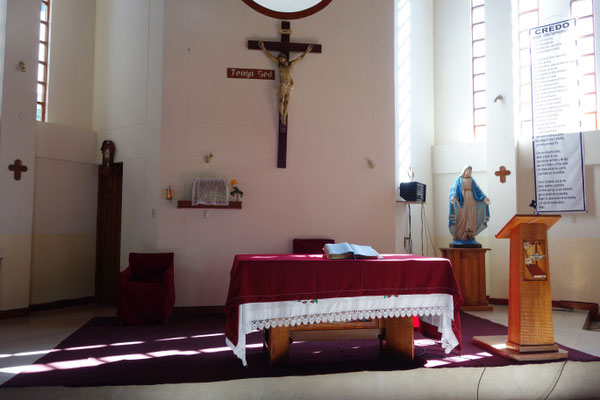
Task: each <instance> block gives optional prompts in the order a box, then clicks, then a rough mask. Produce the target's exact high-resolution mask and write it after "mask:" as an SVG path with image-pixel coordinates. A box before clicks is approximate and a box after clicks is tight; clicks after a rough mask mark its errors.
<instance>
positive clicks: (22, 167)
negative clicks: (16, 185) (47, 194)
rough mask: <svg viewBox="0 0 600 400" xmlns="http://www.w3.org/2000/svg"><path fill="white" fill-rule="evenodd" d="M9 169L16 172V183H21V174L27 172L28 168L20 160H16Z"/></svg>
mask: <svg viewBox="0 0 600 400" xmlns="http://www.w3.org/2000/svg"><path fill="white" fill-rule="evenodd" d="M8 169H9V170H11V171H12V172H14V174H15V175H14V178H15V181H20V180H21V173H22V172H27V166H25V165H23V163H22V162H21V160H19V159H16V160H15V163H14V164H11V165H9V166H8Z"/></svg>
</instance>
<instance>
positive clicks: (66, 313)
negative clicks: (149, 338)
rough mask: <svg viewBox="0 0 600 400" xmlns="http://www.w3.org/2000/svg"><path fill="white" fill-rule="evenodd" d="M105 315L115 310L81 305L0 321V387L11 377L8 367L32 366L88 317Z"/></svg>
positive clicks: (12, 372) (87, 319) (86, 320)
mask: <svg viewBox="0 0 600 400" xmlns="http://www.w3.org/2000/svg"><path fill="white" fill-rule="evenodd" d="M106 315H115V308H114V307H108V306H102V305H84V306H76V307H68V308H62V309H58V310H51V311H38V312H34V313H32V314H31V315H29V316H26V317H17V318H8V319H2V320H0V384H2V383H4V382H6V381H7V380H9V379H10V378H11V377H13V376H14V371H13V370H11V369H10V368H14V367H18V366H24V365H29V364H32V363H34V362H35V361H36V360H38V359H39V358H41V357H42V356H43V355H44V354H46V353H47V352H48V351H50V350H52V349H53V348H54V347H56V345H57V344H59V343H60V342H61V341H62V340H64V339H65V338H66V337H68V336H69V335H71V334H72V333H73V332H75V331H76V330H77V329H79V328H80V327H81V326H83V325H84V324H85V323H86V322H88V321H89V320H90V319H91V318H93V317H95V316H106Z"/></svg>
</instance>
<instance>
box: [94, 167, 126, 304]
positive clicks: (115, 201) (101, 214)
mask: <svg viewBox="0 0 600 400" xmlns="http://www.w3.org/2000/svg"><path fill="white" fill-rule="evenodd" d="M101 170H102V166H99V167H98V214H97V220H96V302H98V303H103V304H113V305H114V304H116V303H117V278H118V275H119V270H120V260H121V195H122V185H123V163H115V164H113V167H112V170H111V173H110V175H103V174H102V173H101Z"/></svg>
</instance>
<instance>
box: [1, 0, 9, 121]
mask: <svg viewBox="0 0 600 400" xmlns="http://www.w3.org/2000/svg"><path fill="white" fill-rule="evenodd" d="M6 1H7V0H0V77H4V48H5V46H6V4H7V3H6ZM3 84H4V79H0V118H2V98H3V97H4V96H3V90H2V87H3Z"/></svg>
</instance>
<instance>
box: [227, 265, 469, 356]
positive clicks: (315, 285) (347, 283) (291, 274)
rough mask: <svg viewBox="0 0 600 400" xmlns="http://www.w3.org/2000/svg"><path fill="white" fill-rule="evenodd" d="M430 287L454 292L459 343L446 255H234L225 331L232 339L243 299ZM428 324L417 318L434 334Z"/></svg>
mask: <svg viewBox="0 0 600 400" xmlns="http://www.w3.org/2000/svg"><path fill="white" fill-rule="evenodd" d="M433 293H442V294H448V295H451V296H452V298H453V302H454V319H453V321H452V331H453V332H454V335H455V336H456V338H457V340H458V342H459V345H458V349H460V348H461V343H462V341H461V328H460V315H459V311H460V306H461V305H462V304H463V297H462V294H461V292H460V289H459V287H458V284H457V282H456V278H455V276H454V271H453V269H452V264H451V263H450V261H449V260H447V259H445V258H433V257H423V256H416V255H413V254H389V255H383V259H361V260H329V259H327V258H325V256H324V255H316V254H312V255H305V254H254V255H249V254H246V255H236V256H235V258H234V261H233V266H232V268H231V274H230V282H229V292H228V294H227V302H226V304H225V313H226V314H227V325H226V328H225V335H226V337H227V339H229V341H231V343H233V344H234V345H237V343H238V327H239V326H238V324H239V321H238V317H239V306H240V305H241V304H244V303H253V302H272V301H290V300H312V299H325V298H335V297H356V296H375V295H388V296H393V295H410V294H433ZM427 325H429V324H426V323H424V322H423V321H422V322H421V329H422V331H423V333H424V334H429V335H430V336H434V337H437V338H439V337H438V335H437V331H435V327H432V326H429V327H428V326H427Z"/></svg>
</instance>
